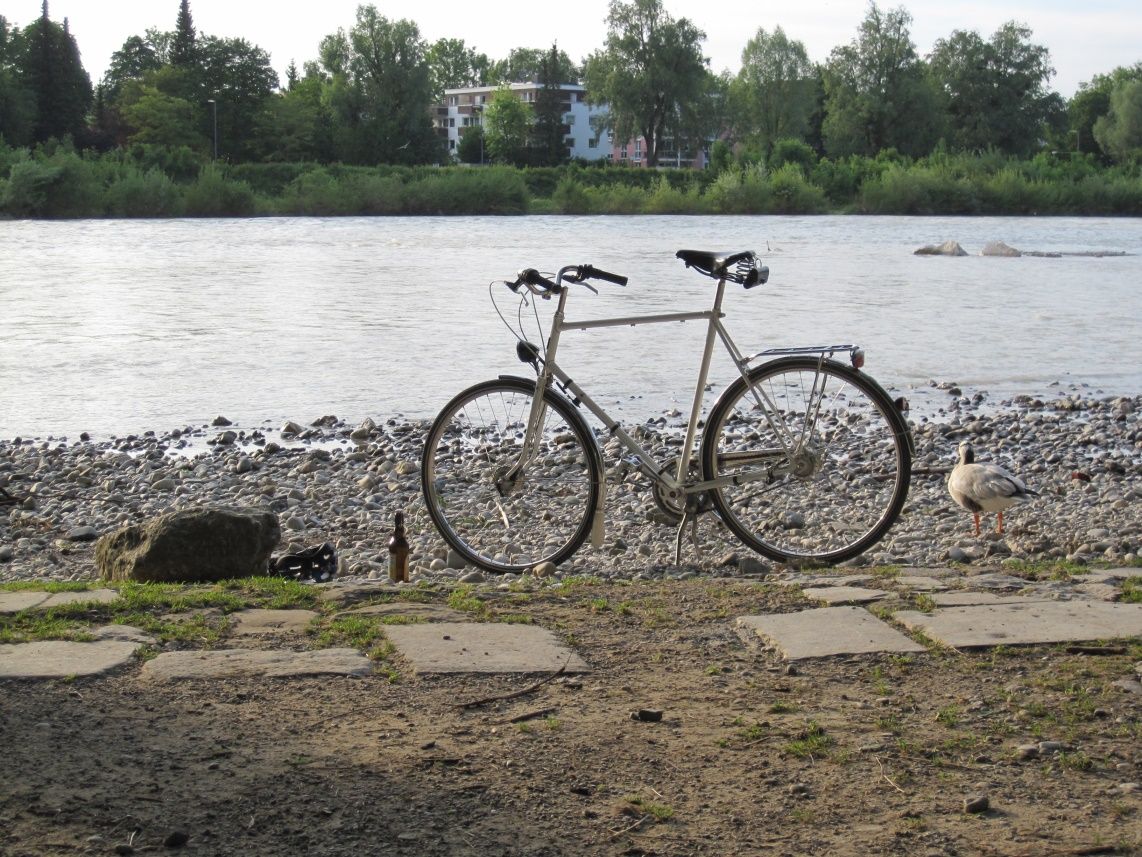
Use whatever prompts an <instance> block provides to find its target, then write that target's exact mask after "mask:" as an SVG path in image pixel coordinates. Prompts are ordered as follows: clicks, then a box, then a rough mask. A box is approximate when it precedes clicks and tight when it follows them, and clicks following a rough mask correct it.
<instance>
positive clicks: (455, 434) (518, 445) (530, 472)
mask: <svg viewBox="0 0 1142 857" xmlns="http://www.w3.org/2000/svg"><path fill="white" fill-rule="evenodd" d="M534 401H535V383H534V382H533V381H529V380H527V379H525V378H500V379H497V380H495V381H485V382H484V383H482V384H477V385H475V386H474V387H470V388H468V389H467V390H465V391H464V392H462V393H460V394H458V395H457V396H456V397H455V398H454V399H452V401H451V402H449V403H448V404H447V405H445V406H444V409H443V410H442V411H441V412H440V415H439V416H438V417H437V418H436V421H435V422H434V423H433V424H432V428H431V429H429V432H428V436H427V437H426V438H425V443H424V459H423V462H422V465H423V466H422V467H421V487H422V489H423V491H424V502H425V505H426V506H427V508H428V514H429V515H430V516H431V517H432V520H433V523H435V524H436V527H437V529H438V530H439V531H440V534H441V535H442V536H443V537H444V540H445V541H446V542H447V543H448V544H449V545H451V546H452V547H453V548H454V549H455V550H456V551H457V552H458V553H459V554H460V555H461V556H462V557H464V559H465V560H467V561H468V562H470V563H473V564H475V565H478V566H479V567H481V568H483V569H486V570H488V571H493V572H500V573H503V572H517V573H518V572H522V571H525V570H527V569H529V568H531V567H532V566H535V565H536V564H538V563H541V562H545V561H550V562H553V563H556V564H559V563H560V562H562V561H563V560H565V559H567V557H569V556H571V554H573V553H574V552H575V551H576V550H577V549H578V548H579V546H580V545H582V544H583V541H584V540H585V539H586V538H587V536H588V535H589V534H590V532H591V525H592V523H593V518H594V515H595V510H596V509H597V507H598V501H599V496H598V486H599V484H600V481H601V480H602V478H603V475H602V462H601V460H600V455H599V451H598V446H597V445H596V444H595V439H594V436H593V435H591V433H590V429H588V428H587V425H586V423H584V421H583V420H582V418H580V417H579V415H578V414H577V413H576V412H575V410H574V409H573V408H572V406H571V405H570V404H569V403H568V402H567V401H566V400H565V399H563V398H561V397H559V396H557V395H556V394H554V393H551V392H548V393H547V394H546V395H545V396H544V409H543V410H544V413H543V418H542V421H541V422H540V426H539V432H538V434H537V437H536V440H535V444H534V446H533V448H532V449H530V450H525V434H526V430H527V424H528V419H529V417H530V415H531V411H532V403H533V402H534Z"/></svg>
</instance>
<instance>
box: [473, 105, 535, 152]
mask: <svg viewBox="0 0 1142 857" xmlns="http://www.w3.org/2000/svg"><path fill="white" fill-rule="evenodd" d="M533 118H534V115H533V113H532V110H531V107H530V105H528V104H525V103H524V102H523V101H521V100H520V99H519V97H518V96H517V95H516V94H515V93H513V92H512V91H511V90H510V89H508V87H506V86H503V87H501V88H499V89H497V90H496V91H495V92H494V93H492V98H491V100H490V101H489V102H488V106H487V107H485V108H484V144H485V146H486V148H487V152H488V156H489V157H490V158H491V160H493V161H495V162H497V163H501V164H515V165H517V166H521V165H523V164H524V163H526V161H527V139H528V134H529V132H530V130H531V123H532V121H533Z"/></svg>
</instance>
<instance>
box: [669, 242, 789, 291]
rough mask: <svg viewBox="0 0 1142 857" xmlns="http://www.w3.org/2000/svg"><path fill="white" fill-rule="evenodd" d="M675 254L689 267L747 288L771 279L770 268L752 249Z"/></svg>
mask: <svg viewBox="0 0 1142 857" xmlns="http://www.w3.org/2000/svg"><path fill="white" fill-rule="evenodd" d="M674 255H675V256H677V257H678V258H679V259H681V260H682V261H683V262H685V263H686V267H687V268H694V269H696V270H697V271H699V272H700V273H703V274H705V275H706V276H707V277H713V278H714V279H715V280H720V279H722V278H725V279H727V280H729V281H731V282H734V283H741V284H742V285H743V286H745V287H746V288H747V289H749V288H752V287H754V286H758V285H761V284H762V283H764V282H765V281H766V280H768V279H769V268H767V267H766V266H765V265H762V264H761V261H760V260H759V259H758V258H757V254H756V253H754V252H753V251H752V250H742V251H740V252H737V253H717V252H710V251H708V250H679V251H678V252H677V253H675V254H674ZM731 266H732V269H731Z"/></svg>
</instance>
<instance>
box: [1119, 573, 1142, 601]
mask: <svg viewBox="0 0 1142 857" xmlns="http://www.w3.org/2000/svg"><path fill="white" fill-rule="evenodd" d="M1121 600H1122V602H1123V603H1125V604H1142V577H1128V578H1126V580H1124V581H1122V598H1121Z"/></svg>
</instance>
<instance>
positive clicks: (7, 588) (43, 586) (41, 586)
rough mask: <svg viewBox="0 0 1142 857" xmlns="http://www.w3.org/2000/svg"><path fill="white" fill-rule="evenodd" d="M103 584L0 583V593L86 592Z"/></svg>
mask: <svg viewBox="0 0 1142 857" xmlns="http://www.w3.org/2000/svg"><path fill="white" fill-rule="evenodd" d="M102 588H104V587H103V584H101V583H92V582H84V581H80V580H66V581H50V582H47V583H36V582H29V581H26V580H16V581H12V582H11V583H0V592H23V591H25V590H34V591H36V592H48V593H53V592H86V591H87V590H89V589H102Z"/></svg>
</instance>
